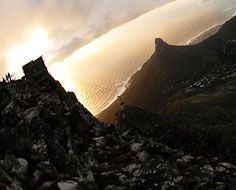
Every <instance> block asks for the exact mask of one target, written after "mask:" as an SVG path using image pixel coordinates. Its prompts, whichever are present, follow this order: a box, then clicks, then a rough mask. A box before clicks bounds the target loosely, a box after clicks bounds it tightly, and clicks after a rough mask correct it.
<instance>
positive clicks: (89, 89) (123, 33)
mask: <svg viewBox="0 0 236 190" xmlns="http://www.w3.org/2000/svg"><path fill="white" fill-rule="evenodd" d="M235 12H236V1H235V0H176V1H173V2H171V3H168V4H167V5H165V6H163V7H160V8H157V9H155V10H152V11H150V12H148V13H146V14H144V15H142V16H140V17H138V18H136V19H134V20H132V21H130V22H128V23H126V24H124V25H122V26H119V27H117V28H114V29H113V30H111V31H109V32H108V33H106V34H104V35H103V36H101V37H99V38H97V39H96V40H94V41H92V42H91V43H89V44H87V45H86V46H84V47H82V48H80V49H78V50H77V51H75V52H74V53H73V54H72V55H71V56H69V57H68V58H66V59H65V60H64V61H63V62H61V63H56V64H54V65H52V66H51V67H50V68H49V71H50V72H51V73H52V75H53V76H54V77H55V78H56V79H57V80H59V81H60V82H61V83H62V85H63V86H65V88H66V89H67V90H72V91H74V92H75V93H76V96H77V98H78V99H79V101H80V102H81V103H82V104H83V105H84V106H85V107H86V108H87V109H88V110H89V111H90V112H91V113H93V114H94V115H96V114H98V113H99V112H101V111H102V110H103V109H105V108H106V107H107V106H109V105H110V104H111V103H112V102H113V101H114V100H115V99H116V98H117V96H118V95H120V94H122V93H123V92H124V90H125V89H126V86H127V84H128V81H129V79H130V78H131V76H132V75H133V74H134V73H135V72H137V71H138V70H139V69H141V67H142V65H143V64H144V63H145V62H146V61H147V60H148V59H149V58H150V56H151V55H152V54H153V52H154V50H155V44H154V41H155V38H162V39H163V40H164V41H166V42H167V43H170V44H174V45H185V44H187V43H188V42H189V41H192V40H193V39H194V38H195V37H196V36H199V34H202V33H204V31H208V30H209V29H210V28H212V27H214V26H217V25H219V24H222V23H224V22H225V21H226V20H228V19H230V18H231V17H232V16H233V15H235ZM140 90H142V89H140Z"/></svg>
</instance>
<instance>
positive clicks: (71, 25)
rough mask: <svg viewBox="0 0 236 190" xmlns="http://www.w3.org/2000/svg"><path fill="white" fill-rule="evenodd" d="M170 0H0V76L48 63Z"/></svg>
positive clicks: (56, 60) (59, 59) (62, 58)
mask: <svg viewBox="0 0 236 190" xmlns="http://www.w3.org/2000/svg"><path fill="white" fill-rule="evenodd" d="M169 1H171V0H14V1H9V0H1V1H0V22H1V24H2V26H1V30H0V41H1V43H0V76H3V74H5V72H7V71H10V72H12V71H13V70H19V68H20V67H21V66H22V64H23V62H27V61H30V60H32V59H35V58H37V56H40V55H44V57H46V60H47V62H48V64H51V63H55V62H58V61H62V60H64V59H65V58H66V57H68V56H70V55H71V54H72V53H73V52H74V51H76V50H77V49H78V48H80V47H82V46H83V45H85V44H87V43H88V42H90V41H92V40H94V39H96V38H97V37H99V36H101V35H102V34H104V33H106V32H108V31H109V30H111V29H113V28H114V27H116V26H118V25H121V24H124V23H126V22H128V21H130V20H132V19H134V18H136V17H137V16H140V15H142V14H144V13H146V12H148V11H150V10H152V9H155V8H156V7H158V6H160V5H162V4H165V3H167V2H169Z"/></svg>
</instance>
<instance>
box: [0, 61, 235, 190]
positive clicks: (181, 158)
mask: <svg viewBox="0 0 236 190" xmlns="http://www.w3.org/2000/svg"><path fill="white" fill-rule="evenodd" d="M23 70H24V73H25V76H24V77H23V78H22V79H20V80H12V79H11V77H8V79H7V80H3V81H2V82H0V100H1V101H0V113H1V114H0V124H1V125H0V189H1V190H37V189H38V190H81V189H82V190H89V189H91V190H96V189H104V190H114V189H115V190H126V189H140V190H141V189H142V190H143V189H163V190H167V189H186V190H188V189H209V188H211V189H234V188H235V187H236V177H235V174H236V166H235V164H236V155H235V154H233V153H235V147H236V146H235V144H233V143H234V142H235V140H234V138H235V134H234V131H235V127H234V126H231V122H230V121H225V122H223V123H222V126H226V125H228V126H229V128H228V130H223V133H220V134H222V136H217V138H218V139H217V138H216V139H217V140H218V141H219V142H218V144H216V143H215V144H214V147H213V146H212V142H214V141H213V140H214V139H215V138H213V137H214V136H213V134H216V132H221V130H222V126H221V127H219V129H217V130H215V129H214V128H209V129H207V130H201V131H199V130H198V129H197V128H195V129H191V128H187V127H185V126H184V127H183V126H182V125H181V127H180V126H176V124H175V122H173V121H172V120H170V119H168V118H161V117H160V116H158V115H156V114H150V113H148V112H145V111H144V110H141V109H139V108H135V107H127V108H125V109H124V110H121V111H120V112H119V113H118V114H117V120H118V121H119V122H118V125H117V126H113V125H110V124H105V123H101V122H100V121H98V120H97V119H96V118H95V117H93V116H92V115H91V114H90V113H89V111H88V110H86V109H85V108H84V107H83V105H81V104H80V102H79V101H78V100H77V98H76V96H75V95H74V93H72V92H66V91H65V90H64V89H63V87H62V86H61V85H60V83H59V82H58V81H56V80H55V79H54V78H53V77H52V76H51V75H50V74H49V73H48V71H47V68H46V66H45V64H44V61H43V59H42V58H39V59H37V60H35V61H32V62H30V63H28V64H26V65H25V66H24V67H23ZM124 116H125V117H124ZM225 134H227V138H223V136H224V135H225ZM173 135H174V137H175V138H173ZM186 137H188V138H186ZM228 137H229V138H228ZM225 140H226V141H225ZM199 141H200V142H201V146H200V144H199V146H195V145H196V143H197V142H199ZM216 145H219V147H218V146H216ZM200 147H201V148H200ZM208 150H211V151H208Z"/></svg>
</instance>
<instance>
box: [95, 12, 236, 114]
mask: <svg viewBox="0 0 236 190" xmlns="http://www.w3.org/2000/svg"><path fill="white" fill-rule="evenodd" d="M235 14H236V13H235ZM223 24H224V22H223V23H220V24H217V25H215V26H212V27H210V28H208V29H207V30H205V31H202V32H200V33H199V34H198V35H196V36H195V37H193V38H190V39H189V40H187V41H186V43H185V45H194V44H197V43H200V42H202V41H204V40H205V39H207V38H209V37H210V36H212V35H214V34H216V33H217V32H218V31H219V30H220V28H221V27H222V25H223ZM199 37H201V38H200V39H199ZM148 59H149V58H148ZM148 59H147V60H148ZM142 67H143V65H142V66H141V67H139V68H138V69H137V70H136V71H135V72H134V73H133V74H132V75H131V76H130V77H129V78H128V79H127V80H125V81H124V82H122V83H120V84H117V85H118V86H119V85H121V84H122V85H121V86H120V88H119V89H118V93H117V95H115V96H114V98H112V99H111V100H110V101H109V103H108V104H107V105H106V106H105V107H104V108H103V109H101V111H99V112H98V113H97V114H96V115H95V117H97V116H98V115H99V114H101V113H102V112H103V111H105V110H106V109H107V108H108V107H110V106H111V105H112V104H113V103H114V102H115V101H116V100H117V97H118V96H122V94H123V93H124V92H125V91H126V90H127V88H128V86H129V83H130V82H131V79H132V78H133V76H134V75H135V74H136V73H137V72H139V71H140V70H141V69H142Z"/></svg>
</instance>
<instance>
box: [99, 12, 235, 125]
mask: <svg viewBox="0 0 236 190" xmlns="http://www.w3.org/2000/svg"><path fill="white" fill-rule="evenodd" d="M218 27H219V26H217V27H214V28H212V29H211V30H209V31H207V33H206V35H209V34H211V33H212V32H213V33H215V31H217V30H218ZM234 28H236V17H234V18H232V19H231V20H229V21H228V22H226V23H225V24H223V25H222V27H221V28H220V30H219V31H218V32H217V33H215V34H214V35H213V36H211V37H209V38H207V39H206V40H204V41H203V42H201V43H198V44H195V43H196V42H197V41H198V40H200V39H202V38H203V37H200V36H201V35H200V36H199V37H197V38H196V39H194V40H193V41H192V42H191V43H194V44H193V45H187V46H173V45H170V44H167V43H166V42H164V41H163V40H162V39H156V51H155V53H154V54H153V55H152V56H151V58H150V59H149V60H148V61H147V62H146V63H145V64H144V65H143V67H142V69H141V70H140V71H138V72H137V73H136V74H134V75H133V77H132V78H131V79H130V82H129V85H128V88H127V90H126V91H125V92H124V93H123V95H122V98H123V101H124V102H125V104H127V105H134V106H139V107H142V108H144V109H146V110H148V111H151V112H155V113H160V114H176V113H177V112H178V111H177V110H181V109H184V106H182V105H187V104H190V103H191V104H192V103H193V104H195V105H198V106H199V105H201V106H202V105H204V106H206V107H209V106H210V107H212V106H216V107H221V108H222V109H223V110H226V111H227V112H229V114H230V115H231V116H232V117H236V113H235V109H234V108H235V106H236V105H235V104H234V102H236V96H235V89H236V84H235V72H236V65H235V55H236V53H235V39H236V31H235V30H234ZM230 48H232V49H230ZM226 51H229V52H226ZM118 109H120V105H119V100H117V101H115V102H114V103H113V104H112V105H111V106H110V107H109V108H108V109H106V110H105V111H103V112H102V113H100V114H99V115H98V118H99V119H101V120H103V121H108V122H115V117H114V115H115V113H116V111H117V110H118Z"/></svg>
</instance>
